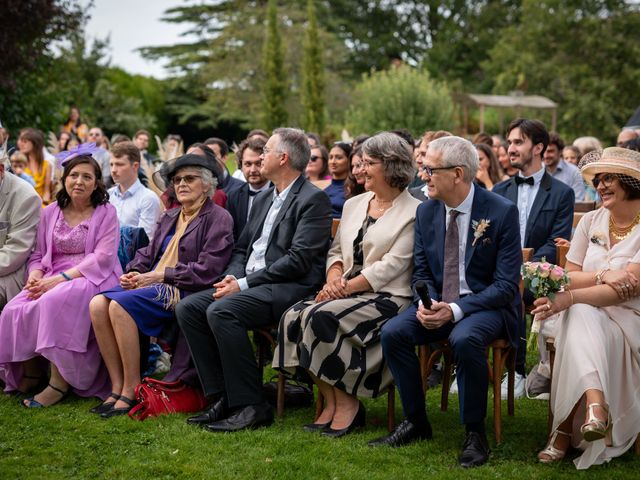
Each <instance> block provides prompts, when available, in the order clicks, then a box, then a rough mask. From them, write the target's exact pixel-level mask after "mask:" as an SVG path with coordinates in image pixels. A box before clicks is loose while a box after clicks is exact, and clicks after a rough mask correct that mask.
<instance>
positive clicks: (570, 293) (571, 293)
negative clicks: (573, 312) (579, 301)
mask: <svg viewBox="0 0 640 480" xmlns="http://www.w3.org/2000/svg"><path fill="white" fill-rule="evenodd" d="M567 292H569V296H570V297H571V305H573V292H572V291H571V290H567ZM571 305H569V306H571Z"/></svg>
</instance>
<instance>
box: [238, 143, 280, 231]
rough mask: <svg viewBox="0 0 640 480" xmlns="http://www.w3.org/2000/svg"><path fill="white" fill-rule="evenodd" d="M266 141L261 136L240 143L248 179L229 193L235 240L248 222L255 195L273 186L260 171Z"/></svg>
mask: <svg viewBox="0 0 640 480" xmlns="http://www.w3.org/2000/svg"><path fill="white" fill-rule="evenodd" d="M265 143H266V141H265V140H264V139H262V138H260V137H255V138H252V139H247V140H244V141H243V142H242V143H241V144H240V146H239V147H238V151H237V152H236V155H237V157H238V163H239V164H240V167H241V168H242V173H243V174H244V178H246V179H247V181H246V182H245V183H243V185H242V186H241V187H240V188H238V189H235V190H232V191H231V192H229V193H228V194H227V210H228V211H229V213H230V214H231V216H232V217H233V239H234V241H238V238H239V237H240V234H241V233H242V230H243V229H244V226H245V225H246V224H247V219H248V218H249V214H250V213H251V208H252V207H253V201H254V198H255V196H256V195H258V194H259V193H260V192H263V191H265V190H268V189H269V187H270V186H271V184H270V182H269V180H267V179H266V178H265V177H264V176H263V175H262V173H261V172H260V167H262V159H261V158H260V155H262V149H263V148H264V145H265Z"/></svg>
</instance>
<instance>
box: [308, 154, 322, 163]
mask: <svg viewBox="0 0 640 480" xmlns="http://www.w3.org/2000/svg"><path fill="white" fill-rule="evenodd" d="M319 158H320V157H319V156H318V155H311V156H310V157H309V161H310V162H315V161H316V160H318V159H319Z"/></svg>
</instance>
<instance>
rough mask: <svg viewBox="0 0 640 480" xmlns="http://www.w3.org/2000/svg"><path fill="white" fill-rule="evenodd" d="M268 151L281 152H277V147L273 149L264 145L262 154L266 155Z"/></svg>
mask: <svg viewBox="0 0 640 480" xmlns="http://www.w3.org/2000/svg"><path fill="white" fill-rule="evenodd" d="M269 152H276V153H282V152H279V151H278V150H277V149H275V148H269V147H264V148H263V149H262V154H263V155H266V154H267V153H269Z"/></svg>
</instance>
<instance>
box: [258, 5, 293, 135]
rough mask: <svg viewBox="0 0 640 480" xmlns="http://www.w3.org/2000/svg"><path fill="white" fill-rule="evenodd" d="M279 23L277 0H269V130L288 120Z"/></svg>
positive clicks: (265, 64) (265, 92) (265, 95)
mask: <svg viewBox="0 0 640 480" xmlns="http://www.w3.org/2000/svg"><path fill="white" fill-rule="evenodd" d="M278 23H279V22H278V6H277V3H276V0H269V6H268V8H267V36H266V39H265V41H264V49H263V53H262V71H263V72H264V81H263V83H262V124H263V126H264V128H265V129H266V130H267V131H270V130H273V129H275V128H277V127H283V126H285V124H286V122H287V109H286V104H285V102H286V95H287V77H286V72H285V70H284V53H283V50H282V49H283V47H282V39H281V38H280V27H279V25H278Z"/></svg>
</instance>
